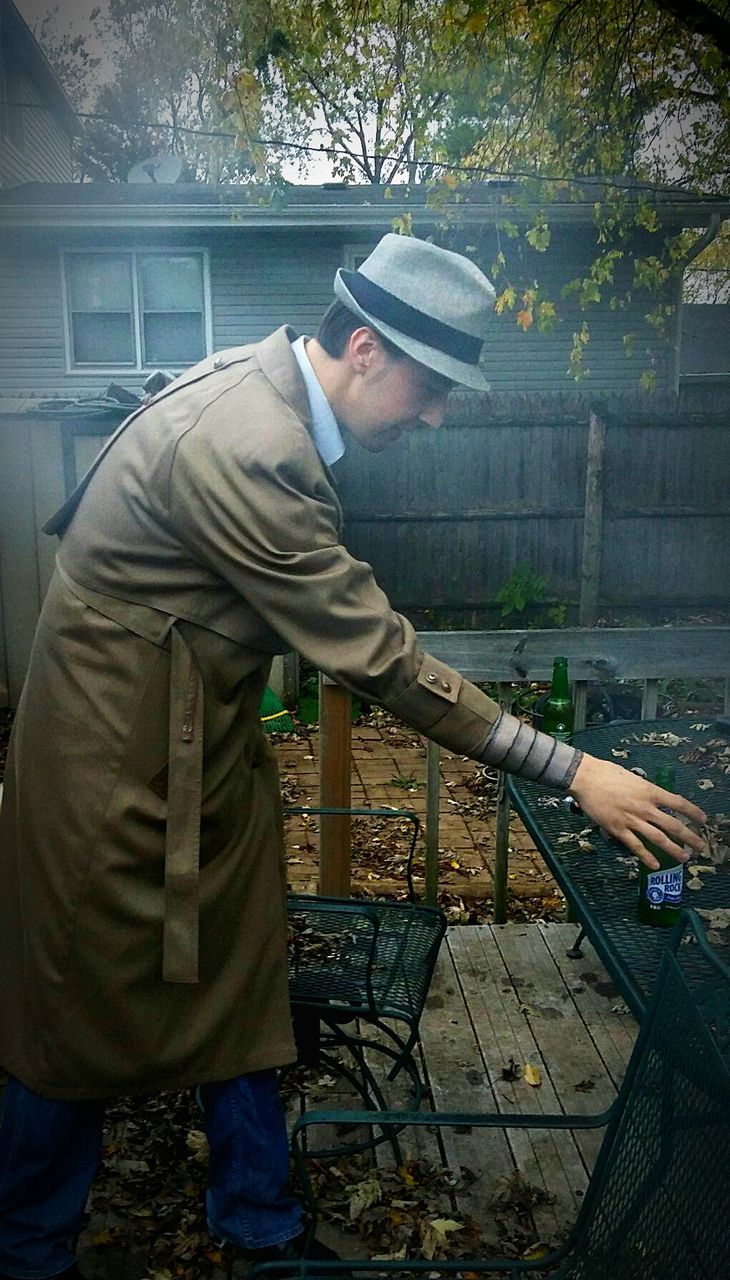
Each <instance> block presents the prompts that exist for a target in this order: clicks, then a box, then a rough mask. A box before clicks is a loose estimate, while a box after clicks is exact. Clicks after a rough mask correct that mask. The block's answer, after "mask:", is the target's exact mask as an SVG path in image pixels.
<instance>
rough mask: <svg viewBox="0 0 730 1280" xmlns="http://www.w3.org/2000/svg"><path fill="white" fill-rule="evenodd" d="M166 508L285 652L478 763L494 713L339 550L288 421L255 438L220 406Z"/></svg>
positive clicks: (316, 479) (311, 465)
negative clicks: (433, 654) (429, 650)
mask: <svg viewBox="0 0 730 1280" xmlns="http://www.w3.org/2000/svg"><path fill="white" fill-rule="evenodd" d="M264 399H265V397H264ZM257 417H258V415H257ZM166 505H167V508H168V511H169V515H170V520H171V523H172V526H173V529H174V530H175V532H176V535H177V536H178V537H179V538H180V540H181V542H182V543H183V544H184V546H185V547H186V548H187V550H188V551H189V553H190V554H191V556H192V557H193V558H194V559H197V560H199V561H200V562H202V563H203V564H204V565H206V566H207V567H208V568H209V569H211V570H212V571H213V572H214V573H216V574H217V575H219V576H220V577H222V578H223V579H225V580H226V581H227V582H228V583H229V584H230V585H231V586H232V587H233V588H234V589H235V590H236V591H237V592H239V593H240V595H241V596H242V597H243V598H244V599H245V600H246V602H247V603H248V604H249V605H250V606H251V608H252V609H254V610H255V611H256V612H257V613H258V614H260V616H261V617H263V618H264V619H265V621H266V622H267V623H268V624H269V626H271V627H273V628H274V630H275V631H277V632H278V634H279V635H280V636H281V637H282V638H283V639H284V640H285V641H286V642H287V643H288V644H289V645H290V646H291V648H292V649H295V650H296V651H297V652H298V653H300V654H301V655H302V656H303V657H304V658H305V659H307V660H308V661H310V662H312V663H313V664H314V665H316V666H317V667H319V668H320V669H321V670H323V671H325V672H326V673H327V674H328V675H329V676H330V677H331V678H332V679H333V680H335V681H336V682H337V683H338V684H342V685H343V686H345V687H346V688H348V689H351V690H352V691H353V692H355V693H357V694H360V695H361V696H363V697H365V698H367V699H369V700H372V701H375V702H379V703H381V704H382V705H383V706H385V707H387V708H388V709H389V710H391V711H393V712H394V713H395V714H396V715H398V716H399V717H400V718H402V719H403V720H405V721H406V722H407V723H408V724H410V725H412V726H413V727H414V728H415V729H417V730H419V731H421V732H423V733H425V734H427V735H428V736H429V737H431V738H433V739H434V740H435V741H436V742H438V743H440V744H441V745H442V746H445V747H446V748H448V749H451V750H453V751H455V752H459V753H462V754H466V755H476V756H478V753H479V749H480V746H481V745H482V744H483V743H484V742H485V740H486V738H487V737H488V736H489V734H490V731H491V730H492V728H493V726H494V725H495V723H496V721H497V720H498V718H499V716H500V709H499V707H498V705H497V704H496V703H495V702H494V701H492V699H491V698H488V697H487V696H486V695H485V694H484V693H482V692H481V691H480V690H479V689H477V688H476V686H474V685H472V684H470V683H469V682H468V681H466V680H464V679H463V677H462V676H461V675H459V673H458V672H456V671H454V670H452V669H451V668H450V667H448V666H446V665H445V664H444V663H442V662H439V661H438V660H437V659H436V658H433V657H431V656H430V655H429V654H427V653H424V652H423V651H422V650H421V649H419V647H418V645H417V642H416V636H415V632H414V630H413V627H412V626H411V624H410V623H409V622H408V621H407V619H406V618H404V617H402V616H401V615H400V614H399V613H396V612H395V610H394V609H392V607H391V605H390V603H389V601H388V599H387V597H386V595H385V593H384V592H383V591H382V590H381V589H380V587H379V586H378V584H377V583H376V581H375V578H374V575H373V572H372V569H371V568H370V566H369V565H368V564H365V563H364V562H363V561H360V560H357V559H355V558H354V557H353V556H352V555H350V553H349V552H348V551H347V549H346V548H345V547H344V546H343V545H342V543H341V541H340V538H339V533H338V523H339V521H338V504H337V499H336V497H335V494H334V491H333V489H332V487H331V485H330V484H329V482H328V480H327V477H326V475H325V472H324V470H323V468H322V466H321V464H320V462H319V459H318V457H317V454H316V452H315V449H314V446H313V444H312V441H311V439H310V437H309V435H308V433H307V432H306V430H305V429H304V427H303V426H302V424H301V423H300V422H299V420H298V419H297V418H296V416H295V415H294V414H293V413H291V411H289V410H286V411H285V410H284V409H282V408H279V411H278V412H277V413H276V414H275V415H274V414H272V416H271V419H270V420H269V421H266V420H265V418H264V420H263V421H261V420H259V421H257V425H256V431H255V438H253V433H252V432H250V431H247V430H246V429H245V427H242V424H241V421H240V416H238V417H236V418H235V419H234V417H233V415H232V414H231V413H230V412H227V411H226V407H225V406H221V405H218V406H217V407H216V406H212V407H211V408H210V409H208V410H207V411H206V413H204V414H203V416H202V417H201V419H200V420H199V421H198V423H197V424H196V426H195V427H194V428H193V429H191V430H189V431H188V432H186V433H185V434H184V435H183V436H182V438H181V439H180V440H179V442H178V444H177V446H176V449H175V454H174V458H173V460H172V464H171V468H170V473H169V490H168V494H167V500H166Z"/></svg>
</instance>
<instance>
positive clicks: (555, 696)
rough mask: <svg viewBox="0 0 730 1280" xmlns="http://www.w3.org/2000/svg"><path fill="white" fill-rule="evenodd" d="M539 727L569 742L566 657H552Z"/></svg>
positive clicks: (570, 712)
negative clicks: (550, 672)
mask: <svg viewBox="0 0 730 1280" xmlns="http://www.w3.org/2000/svg"><path fill="white" fill-rule="evenodd" d="M540 728H541V729H542V731H543V733H549V734H551V735H552V737H553V738H557V739H558V740H559V741H560V742H570V736H571V734H572V732H573V703H572V701H571V697H570V686H569V684H568V659H567V658H553V679H552V684H551V685H550V693H549V695H548V700H547V702H546V703H545V705H544V706H543V711H542V722H541V724H540Z"/></svg>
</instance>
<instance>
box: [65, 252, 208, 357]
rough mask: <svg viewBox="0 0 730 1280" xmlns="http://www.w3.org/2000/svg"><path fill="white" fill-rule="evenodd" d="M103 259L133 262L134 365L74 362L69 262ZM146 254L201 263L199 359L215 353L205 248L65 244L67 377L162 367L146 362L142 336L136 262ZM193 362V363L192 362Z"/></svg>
mask: <svg viewBox="0 0 730 1280" xmlns="http://www.w3.org/2000/svg"><path fill="white" fill-rule="evenodd" d="M92 254H93V255H95V256H100V255H102V254H113V255H115V256H116V257H120V256H125V257H127V258H129V259H130V260H131V277H132V333H133V340H134V363H133V364H113V363H111V362H110V363H108V364H103V365H102V364H78V363H77V362H76V361H75V360H74V340H73V338H74V334H73V316H72V309H71V293H70V288H69V284H70V281H69V276H68V272H67V263H68V261H69V259H71V258H74V257H85V258H89V257H91V255H92ZM146 254H158V255H161V256H166V255H168V254H169V255H170V256H172V255H179V256H187V257H196V258H199V259H200V260H201V263H202V268H203V271H202V281H203V315H202V319H203V351H202V354H201V355H200V357H199V358H200V359H201V360H204V359H205V357H206V356H209V355H211V354H212V351H213V314H212V307H211V285H210V252H209V250H208V249H207V248H205V247H197V246H188V245H174V244H160V245H158V244H134V245H104V246H101V247H99V248H96V247H94V248H85V247H81V246H77V245H64V246H62V248H61V249H60V251H59V256H60V271H61V294H62V304H63V329H64V347H65V354H66V374H67V375H68V376H69V377H83V378H88V377H94V376H97V375H98V376H99V377H111V376H113V377H115V378H116V377H119V376H120V375H122V374H127V375H129V374H131V375H134V376H136V375H141V374H145V373H149V372H151V371H152V370H154V369H159V368H160V361H155V362H154V363H152V364H149V363H147V364H145V363H144V362H143V354H144V341H143V335H142V323H143V313H142V299H141V290H140V277H139V270H140V269H139V266H138V262H137V259H138V257H139V256H144V255H146ZM193 363H194V362H193ZM165 367H166V368H169V369H170V372H171V373H182V372H184V370H185V369H187V368H190V365H189V364H178V363H176V364H169V363H168V364H167V365H165Z"/></svg>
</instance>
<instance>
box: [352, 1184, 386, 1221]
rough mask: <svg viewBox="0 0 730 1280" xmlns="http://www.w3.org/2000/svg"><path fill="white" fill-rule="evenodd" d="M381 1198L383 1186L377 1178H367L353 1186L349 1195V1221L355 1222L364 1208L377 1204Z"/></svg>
mask: <svg viewBox="0 0 730 1280" xmlns="http://www.w3.org/2000/svg"><path fill="white" fill-rule="evenodd" d="M382 1198H383V1188H382V1187H381V1185H380V1183H379V1182H378V1179H377V1178H372V1177H371V1178H368V1179H367V1180H366V1181H365V1182H360V1183H358V1185H357V1186H356V1187H355V1188H354V1190H353V1193H352V1195H351V1196H350V1222H357V1219H358V1218H359V1217H360V1214H361V1213H362V1212H363V1210H364V1209H369V1208H370V1206H371V1205H373V1204H379V1203H380V1201H381V1200H382Z"/></svg>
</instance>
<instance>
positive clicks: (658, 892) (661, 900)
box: [638, 765, 684, 929]
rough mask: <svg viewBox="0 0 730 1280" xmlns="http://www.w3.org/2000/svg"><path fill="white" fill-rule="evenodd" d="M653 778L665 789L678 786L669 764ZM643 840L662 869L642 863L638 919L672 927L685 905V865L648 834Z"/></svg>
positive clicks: (661, 768)
mask: <svg viewBox="0 0 730 1280" xmlns="http://www.w3.org/2000/svg"><path fill="white" fill-rule="evenodd" d="M654 781H655V782H656V785H657V786H658V787H663V788H664V790H665V791H676V789H677V788H676V783H675V781H674V770H673V769H671V768H669V767H668V766H667V765H661V766H660V767H659V768H658V769H657V771H656V775H655V777H654ZM640 839H641V842H642V844H644V845H646V847H647V849H648V850H649V852H650V853H653V854H654V857H655V858H656V860H657V862H658V863H659V870H658V871H650V870H649V868H648V867H647V866H645V865H644V863H643V862H641V863H640V864H639V909H638V915H639V920H640V922H641V923H642V924H651V925H654V926H656V927H657V928H660V929H671V927H672V925H675V924H676V923H677V921H678V919H679V912H680V909H681V906H682V886H683V884H684V866H683V864H682V863H681V862H677V861H676V859H675V858H673V857H672V856H671V854H669V853H665V852H664V850H663V849H660V848H659V847H658V845H655V844H654V842H653V841H652V840H648V839H647V838H646V836H641V837H640Z"/></svg>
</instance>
